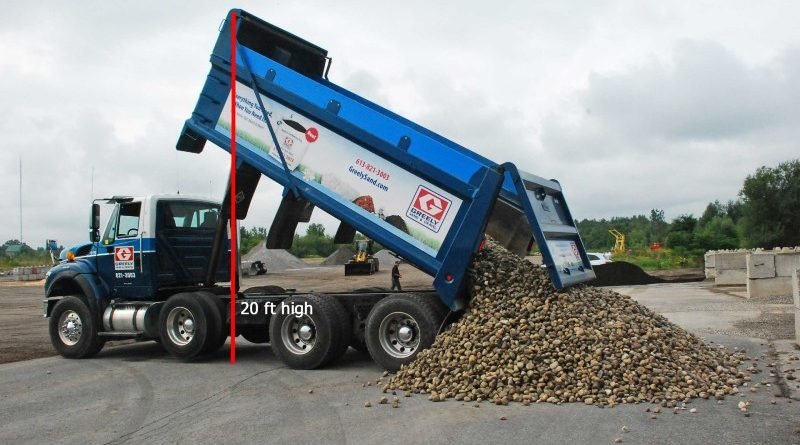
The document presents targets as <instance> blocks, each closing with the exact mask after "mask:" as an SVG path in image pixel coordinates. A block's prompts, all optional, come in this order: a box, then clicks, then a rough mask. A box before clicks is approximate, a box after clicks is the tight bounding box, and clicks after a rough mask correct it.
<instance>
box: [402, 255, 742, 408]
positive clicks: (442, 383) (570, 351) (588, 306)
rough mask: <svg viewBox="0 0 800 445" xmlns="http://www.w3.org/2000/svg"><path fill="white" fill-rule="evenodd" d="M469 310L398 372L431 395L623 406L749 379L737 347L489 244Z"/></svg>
mask: <svg viewBox="0 0 800 445" xmlns="http://www.w3.org/2000/svg"><path fill="white" fill-rule="evenodd" d="M473 267H474V269H473V270H472V271H471V273H472V276H473V280H474V286H473V289H472V293H473V296H472V300H471V302H470V305H469V308H468V309H467V311H466V313H465V314H464V316H463V317H462V318H461V319H460V320H459V321H457V322H455V323H453V324H451V325H450V326H448V327H447V328H446V329H445V330H444V331H443V332H442V333H440V334H439V336H438V337H437V338H436V340H435V342H434V344H433V346H432V347H431V348H429V349H427V350H425V351H422V352H420V354H419V355H418V356H417V359H416V360H415V361H414V362H413V363H411V364H410V365H409V366H406V367H403V368H402V369H401V370H400V371H398V373H397V374H396V375H395V376H393V377H392V378H391V379H390V380H389V382H388V384H387V388H388V389H399V390H405V391H415V392H421V393H425V394H430V396H429V398H430V399H431V400H435V401H440V400H445V399H448V398H454V399H456V400H462V401H482V400H489V401H492V402H494V403H497V404H507V403H508V402H510V401H517V402H522V403H524V404H529V403H534V402H550V403H562V402H580V403H585V404H589V405H606V406H614V405H615V404H620V403H638V402H663V403H665V404H667V405H674V404H675V403H678V402H679V401H688V400H689V399H691V398H694V397H703V398H708V397H717V398H724V397H725V396H726V395H729V394H733V393H736V392H738V389H737V386H738V385H741V384H742V383H743V382H744V381H747V380H750V377H748V376H746V375H745V374H744V373H743V372H740V371H739V370H738V369H737V368H736V366H737V365H738V363H739V361H740V360H741V359H742V358H743V354H741V353H738V354H736V355H732V354H729V353H727V352H725V351H722V350H719V349H716V348H713V347H710V346H707V345H706V344H705V343H703V341H702V340H701V339H699V338H698V337H696V336H694V335H693V334H690V333H688V332H687V331H685V330H683V329H682V328H680V327H678V326H676V325H674V324H672V323H671V322H669V321H668V320H667V319H666V318H664V317H662V316H660V315H658V314H656V313H654V312H652V311H651V310H650V309H648V308H646V307H644V306H642V305H640V304H639V303H637V302H635V301H633V300H632V299H631V298H629V297H627V296H623V295H620V294H617V293H615V292H612V291H609V290H605V289H598V288H591V287H586V286H575V287H572V288H569V289H566V290H562V291H557V290H555V289H554V288H553V286H552V284H551V282H550V278H549V276H548V274H547V272H546V270H545V269H543V268H540V267H537V266H534V265H532V264H531V263H530V262H528V261H526V260H523V259H521V258H519V257H517V256H515V255H513V254H511V253H509V252H508V251H506V250H505V249H503V248H502V247H500V246H499V245H497V244H495V243H493V242H489V243H487V247H486V248H485V249H484V250H483V251H482V252H481V253H480V254H479V255H477V256H476V258H475V261H474V264H473Z"/></svg>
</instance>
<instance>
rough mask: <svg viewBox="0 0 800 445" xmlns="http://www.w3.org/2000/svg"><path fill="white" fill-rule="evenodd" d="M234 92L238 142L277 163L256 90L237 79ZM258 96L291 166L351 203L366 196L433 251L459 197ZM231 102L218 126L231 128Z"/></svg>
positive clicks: (443, 235)
mask: <svg viewBox="0 0 800 445" xmlns="http://www.w3.org/2000/svg"><path fill="white" fill-rule="evenodd" d="M236 95H237V97H236V117H237V121H236V124H237V126H236V135H237V137H238V138H239V143H240V144H241V145H244V146H246V147H248V148H250V149H252V150H253V151H254V152H257V153H260V154H261V155H262V156H263V157H264V158H265V159H268V160H270V161H272V162H275V163H276V164H278V165H281V161H280V156H279V154H278V151H277V150H276V148H275V146H274V144H273V143H272V139H271V137H270V134H269V130H268V129H267V125H266V122H265V121H264V117H263V113H262V112H261V109H260V107H259V105H258V101H257V99H256V97H255V92H254V91H253V90H252V89H251V88H248V87H247V85H245V84H243V83H241V82H238V83H237V85H236ZM261 100H262V101H263V103H264V107H265V108H266V109H267V114H268V118H269V119H270V123H272V125H273V128H275V132H276V136H277V139H278V143H279V144H280V149H281V151H282V152H283V156H284V158H285V159H286V164H287V167H288V168H289V169H290V170H292V171H297V172H300V173H302V175H303V177H304V179H306V180H310V181H314V182H317V183H319V184H322V185H323V186H325V187H326V188H327V189H328V190H330V192H331V194H338V195H341V196H343V197H345V198H347V199H348V200H350V201H352V202H355V201H356V200H358V199H360V198H362V197H371V198H372V202H374V211H375V212H376V213H377V216H378V217H382V218H387V217H390V216H397V217H399V218H402V220H403V221H404V223H405V230H403V231H404V232H406V233H407V234H408V235H409V236H410V237H412V238H414V239H416V240H417V241H420V242H421V243H423V244H424V245H425V246H426V247H427V248H429V249H430V250H431V252H430V253H431V254H432V255H436V253H437V252H438V250H439V248H440V247H441V245H442V242H443V241H444V239H445V238H446V237H447V234H448V232H449V230H450V228H451V227H452V223H453V220H454V219H455V214H456V213H458V209H459V206H460V205H461V200H460V199H458V198H457V197H455V196H453V195H452V194H450V193H448V192H446V191H444V190H442V189H441V188H439V187H437V186H435V185H433V184H431V183H430V182H428V181H426V180H424V179H422V178H419V177H417V176H415V175H414V174H412V173H410V172H409V171H408V170H407V169H404V168H401V167H400V166H398V165H395V164H393V163H391V162H389V161H387V160H385V159H383V158H382V157H380V156H378V155H376V154H374V153H372V152H371V151H369V150H367V149H365V148H363V147H361V146H359V145H357V144H355V143H353V142H352V141H350V140H348V139H346V138H344V137H342V136H340V135H338V134H337V133H335V132H333V131H331V130H330V129H328V128H325V127H323V126H322V125H319V124H318V123H315V122H313V121H312V120H311V119H308V118H306V117H305V116H302V115H300V114H299V113H298V112H296V111H293V110H290V109H289V108H287V107H285V106H283V105H281V104H279V103H277V102H275V101H273V100H271V99H270V98H268V97H266V96H264V95H262V96H261ZM230 102H231V101H230V97H228V100H227V101H226V102H225V103H226V105H225V107H224V108H223V109H222V112H221V113H220V117H219V120H218V121H217V127H218V129H219V130H220V131H229V130H230V116H231V110H230ZM364 212H366V213H371V209H364ZM401 230H402V229H401Z"/></svg>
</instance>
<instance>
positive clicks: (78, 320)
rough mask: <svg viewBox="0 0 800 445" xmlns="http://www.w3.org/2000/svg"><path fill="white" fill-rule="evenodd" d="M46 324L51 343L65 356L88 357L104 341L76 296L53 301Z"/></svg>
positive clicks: (92, 318) (88, 312) (93, 353)
mask: <svg viewBox="0 0 800 445" xmlns="http://www.w3.org/2000/svg"><path fill="white" fill-rule="evenodd" d="M49 328H50V341H51V342H52V343H53V347H54V348H55V350H56V351H57V352H58V353H59V354H61V355H62V356H64V357H67V358H87V357H91V356H93V355H95V354H97V353H98V352H100V350H101V349H103V345H105V339H103V338H101V337H98V336H97V321H96V320H95V319H94V317H92V313H91V311H90V310H89V308H88V307H87V306H86V303H84V302H83V301H81V299H80V298H77V297H72V296H70V297H64V298H63V299H62V300H61V301H59V302H58V303H56V306H55V307H54V308H53V312H52V313H51V314H50V321H49Z"/></svg>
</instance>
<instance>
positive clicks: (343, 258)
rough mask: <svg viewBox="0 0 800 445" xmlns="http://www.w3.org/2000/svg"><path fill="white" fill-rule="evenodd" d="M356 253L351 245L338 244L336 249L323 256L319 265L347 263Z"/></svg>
mask: <svg viewBox="0 0 800 445" xmlns="http://www.w3.org/2000/svg"><path fill="white" fill-rule="evenodd" d="M355 254H356V250H355V249H354V248H353V246H350V245H345V246H339V248H338V249H336V250H335V251H333V253H332V254H330V255H328V256H327V257H325V259H324V260H322V262H321V263H319V264H320V265H321V266H341V265H342V264H345V263H347V262H348V261H350V260H351V259H352V258H353V255H355Z"/></svg>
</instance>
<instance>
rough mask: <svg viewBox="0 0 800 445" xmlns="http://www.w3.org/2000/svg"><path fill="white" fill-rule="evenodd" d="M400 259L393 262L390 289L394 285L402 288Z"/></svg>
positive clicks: (399, 288)
mask: <svg viewBox="0 0 800 445" xmlns="http://www.w3.org/2000/svg"><path fill="white" fill-rule="evenodd" d="M400 277H402V275H400V261H395V262H394V267H392V290H394V288H395V287H396V288H397V290H400V291H401V290H403V287H402V286H400Z"/></svg>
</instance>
